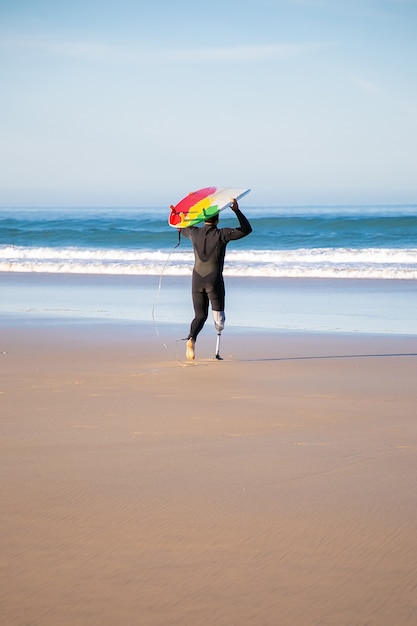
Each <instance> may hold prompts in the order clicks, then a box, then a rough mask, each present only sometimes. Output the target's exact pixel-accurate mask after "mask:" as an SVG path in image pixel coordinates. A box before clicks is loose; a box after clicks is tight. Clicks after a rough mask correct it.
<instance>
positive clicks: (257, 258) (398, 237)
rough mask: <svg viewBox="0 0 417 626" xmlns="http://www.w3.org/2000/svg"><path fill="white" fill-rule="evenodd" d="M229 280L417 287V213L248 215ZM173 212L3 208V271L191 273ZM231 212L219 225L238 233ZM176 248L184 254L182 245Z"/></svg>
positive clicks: (231, 256) (276, 211)
mask: <svg viewBox="0 0 417 626" xmlns="http://www.w3.org/2000/svg"><path fill="white" fill-rule="evenodd" d="M242 209H243V210H244V212H245V214H246V215H247V217H248V219H249V220H250V222H251V224H252V227H253V233H252V234H251V235H250V236H249V237H247V238H245V239H243V240H241V241H238V242H233V243H232V244H231V245H229V247H228V251H227V257H226V265H225V276H239V277H263V278H337V279H374V278H376V279H382V280H389V279H401V280H417V205H407V206H377V207H376V206H354V207H352V206H337V207H327V206H310V207H309V206H307V207H262V208H261V207H259V208H258V207H245V206H244V204H242ZM167 218H168V209H167V208H136V209H133V208H71V207H68V208H65V209H63V208H57V209H53V208H41V207H39V208H30V209H14V208H3V209H0V272H46V273H55V274H107V275H142V276H143V275H148V276H149V275H154V276H155V275H156V276H158V275H160V274H161V273H163V274H164V275H171V276H187V275H190V274H191V270H192V262H193V254H192V250H191V245H190V242H189V241H188V240H186V239H185V238H182V239H181V241H180V245H179V246H177V244H178V233H177V231H176V230H175V229H172V228H170V227H169V226H168V223H167ZM235 223H236V219H235V218H234V215H233V214H232V212H231V211H230V210H226V211H224V212H223V213H222V215H221V220H220V226H233V225H234V224H235ZM176 246H177V247H176Z"/></svg>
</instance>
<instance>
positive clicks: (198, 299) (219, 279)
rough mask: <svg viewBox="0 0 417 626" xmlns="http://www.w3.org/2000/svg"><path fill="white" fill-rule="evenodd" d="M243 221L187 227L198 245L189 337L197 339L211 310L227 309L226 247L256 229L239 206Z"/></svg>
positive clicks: (196, 246)
mask: <svg viewBox="0 0 417 626" xmlns="http://www.w3.org/2000/svg"><path fill="white" fill-rule="evenodd" d="M235 213H236V217H237V218H238V220H239V227H238V228H217V226H216V225H215V224H209V223H205V224H204V226H202V227H197V226H190V227H189V228H184V229H183V230H182V234H183V235H184V237H187V238H188V239H191V241H192V243H193V248H194V258H195V263H194V269H193V278H192V297H193V305H194V314H195V317H194V319H193V321H192V322H191V328H190V334H189V336H188V337H189V338H193V339H196V338H197V335H198V333H199V332H200V331H201V330H202V328H203V326H204V324H205V322H206V319H207V316H208V309H209V302H210V303H211V308H212V310H213V311H224V296H225V290H224V280H223V265H224V256H225V253H226V246H227V244H228V243H229V241H234V240H236V239H242V237H246V235H249V233H251V232H252V227H251V225H250V224H249V222H248V220H247V219H246V217H245V216H244V215H243V213H242V212H241V211H240V209H236V211H235Z"/></svg>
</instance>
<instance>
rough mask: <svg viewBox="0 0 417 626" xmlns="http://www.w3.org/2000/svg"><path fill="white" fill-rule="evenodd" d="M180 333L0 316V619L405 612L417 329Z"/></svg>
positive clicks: (200, 619)
mask: <svg viewBox="0 0 417 626" xmlns="http://www.w3.org/2000/svg"><path fill="white" fill-rule="evenodd" d="M204 332H205V331H204ZM211 332H212V331H211ZM177 337H178V332H177V329H174V327H172V330H170V329H169V328H168V330H166V332H165V335H164V341H165V339H166V338H168V341H167V343H166V347H165V346H164V345H163V342H162V341H161V337H158V336H157V335H156V334H155V332H154V330H153V329H152V327H151V326H149V325H146V324H143V325H140V326H138V325H135V324H117V323H116V322H115V323H108V324H107V323H95V324H88V323H81V322H80V323H78V324H77V323H74V324H69V323H64V322H60V323H56V324H53V323H31V324H27V325H25V324H4V325H3V326H2V327H1V340H0V373H1V378H0V415H1V433H2V437H1V476H2V481H1V530H2V543H3V549H2V562H1V597H0V603H1V604H0V606H1V612H0V623H1V624H2V625H5V626H6V625H7V626H15V625H18V626H29V625H30V626H58V625H59V626H67V625H71V626H73V625H75V624H77V625H82V626H89V625H100V626H115V625H117V626H125V625H126V626H133V625H136V624H138V625H145V626H153V625H155V626H156V625H157V626H160V625H169V626H176V625H178V626H185V625H186V626H188V625H190V626H200V625H206V624H207V625H214V624H215V625H218V626H234V625H236V626H237V625H239V626H240V625H244V624H248V625H253V626H267V625H268V626H276V625H279V626H285V625H291V626H293V625H296V626H304V625H306V626H307V625H308V626H311V625H320V626H325V625H329V626H330V625H331V626H335V625H346V626H347V625H375V626H384V625H386V626H393V625H395V626H401V625H406V624H407V625H408V624H410V625H414V624H416V623H417V585H416V581H417V507H416V505H417V495H416V492H417V490H416V470H417V402H416V401H417V382H416V381H417V376H416V374H417V339H416V337H414V338H413V337H402V336H397V337H395V336H378V335H375V336H365V335H340V334H335V335H332V334H320V333H317V334H309V333H293V334H291V333H288V334H283V333H279V332H272V333H268V332H258V333H247V332H246V333H245V332H243V331H242V332H233V333H227V332H226V331H225V332H224V333H223V338H222V354H223V356H224V357H225V359H224V360H223V361H221V362H217V361H214V360H213V359H212V358H211V356H212V352H213V350H212V348H213V347H214V338H213V336H212V335H211V333H209V332H207V333H206V335H205V336H204V337H203V336H202V338H201V341H199V342H198V343H197V360H196V362H195V363H194V364H191V365H187V364H185V363H184V361H183V360H182V357H183V352H184V350H185V344H184V343H183V342H180V343H176V342H175V339H177Z"/></svg>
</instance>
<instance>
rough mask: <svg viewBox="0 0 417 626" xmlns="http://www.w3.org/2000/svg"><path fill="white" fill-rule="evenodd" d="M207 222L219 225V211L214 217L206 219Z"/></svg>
mask: <svg viewBox="0 0 417 626" xmlns="http://www.w3.org/2000/svg"><path fill="white" fill-rule="evenodd" d="M204 223H205V224H214V225H216V226H217V224H218V223H219V214H218V213H217V215H213V217H209V218H207V219H206V220H204Z"/></svg>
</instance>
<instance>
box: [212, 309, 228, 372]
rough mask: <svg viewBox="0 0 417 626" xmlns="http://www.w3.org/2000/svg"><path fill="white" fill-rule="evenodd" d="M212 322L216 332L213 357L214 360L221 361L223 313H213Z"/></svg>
mask: <svg viewBox="0 0 417 626" xmlns="http://www.w3.org/2000/svg"><path fill="white" fill-rule="evenodd" d="M213 320H214V326H215V328H216V330H217V341H216V354H215V355H214V358H215V359H217V360H218V361H222V357H221V356H220V337H221V334H222V330H223V328H224V323H225V321H226V316H225V314H224V311H213Z"/></svg>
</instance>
